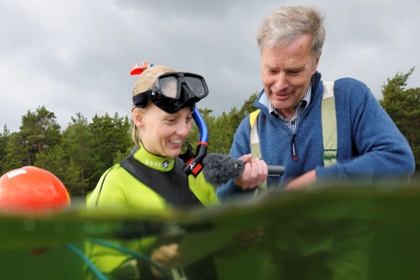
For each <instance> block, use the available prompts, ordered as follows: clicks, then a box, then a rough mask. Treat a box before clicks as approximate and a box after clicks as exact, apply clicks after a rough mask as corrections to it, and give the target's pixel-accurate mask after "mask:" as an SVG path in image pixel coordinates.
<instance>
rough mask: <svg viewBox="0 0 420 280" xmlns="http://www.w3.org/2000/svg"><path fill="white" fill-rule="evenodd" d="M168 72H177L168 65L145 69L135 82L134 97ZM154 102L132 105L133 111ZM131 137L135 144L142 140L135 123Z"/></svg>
mask: <svg viewBox="0 0 420 280" xmlns="http://www.w3.org/2000/svg"><path fill="white" fill-rule="evenodd" d="M168 72H175V70H173V69H172V68H169V67H166V66H160V65H157V66H153V67H151V68H148V69H146V70H144V71H143V73H141V74H140V76H139V77H138V79H137V81H136V83H135V84H134V89H133V94H132V97H134V96H136V95H137V94H142V93H144V92H146V91H147V90H148V89H149V88H151V87H152V86H153V84H154V82H155V81H156V78H157V77H159V76H160V75H162V74H164V73H168ZM150 104H152V103H151V102H149V104H148V105H147V106H146V108H136V106H134V105H133V106H132V107H131V111H132V112H133V111H134V109H136V110H139V111H141V110H143V111H144V110H147V108H148V106H149V105H150ZM131 138H132V139H133V142H134V145H136V146H138V145H139V140H140V131H137V127H136V125H135V124H133V130H132V133H131Z"/></svg>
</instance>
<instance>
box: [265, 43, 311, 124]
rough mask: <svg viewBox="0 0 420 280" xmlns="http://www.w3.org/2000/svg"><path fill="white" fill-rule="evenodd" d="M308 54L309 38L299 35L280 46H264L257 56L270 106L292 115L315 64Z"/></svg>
mask: <svg viewBox="0 0 420 280" xmlns="http://www.w3.org/2000/svg"><path fill="white" fill-rule="evenodd" d="M318 61H319V57H317V58H316V60H315V63H314V60H313V57H312V53H311V37H310V36H309V35H303V36H301V37H299V38H297V39H295V40H293V41H292V42H290V43H289V44H287V45H285V46H284V47H281V48H279V47H275V46H274V47H272V48H270V49H267V48H266V49H264V50H263V52H262V56H261V72H262V82H263V85H264V90H265V93H266V94H267V97H268V99H269V100H270V102H271V104H272V105H273V106H274V108H275V109H276V110H277V112H279V113H280V114H282V115H283V116H284V117H286V118H289V119H290V118H292V117H293V116H294V114H295V112H296V107H297V106H298V104H299V102H300V101H301V100H302V98H303V96H305V93H306V91H307V89H308V86H309V84H310V81H311V77H312V75H313V74H314V73H315V71H316V68H317V67H318Z"/></svg>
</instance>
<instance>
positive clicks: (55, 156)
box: [0, 67, 420, 199]
mask: <svg viewBox="0 0 420 280" xmlns="http://www.w3.org/2000/svg"><path fill="white" fill-rule="evenodd" d="M413 71H414V67H413V68H412V69H410V71H408V72H407V73H399V72H398V73H397V74H396V75H395V76H394V77H393V78H387V81H386V83H385V84H384V85H383V86H382V95H383V98H382V99H380V100H379V103H380V104H381V105H382V107H383V108H384V109H385V111H386V112H387V113H388V114H389V116H390V117H391V118H392V120H393V121H394V122H395V124H396V125H397V127H398V128H399V129H400V131H401V132H402V133H403V135H404V136H405V137H406V138H407V140H408V142H409V144H410V146H411V149H412V151H413V154H414V157H415V161H416V177H418V176H419V172H420V170H419V166H420V129H418V128H419V127H420V88H406V86H407V81H408V79H409V77H410V75H411V74H412V73H413ZM257 95H258V93H257V92H254V93H252V94H251V95H250V96H249V98H248V99H247V100H245V101H244V103H243V105H242V107H241V108H240V109H237V108H236V107H234V108H232V109H231V110H230V112H229V113H225V112H223V113H222V114H221V115H220V116H213V115H212V112H213V110H212V109H209V108H204V109H202V108H200V109H199V110H200V113H201V115H202V116H203V118H204V121H205V122H206V124H207V127H208V130H209V147H208V150H207V152H208V153H221V154H228V153H229V151H230V146H231V143H232V140H233V135H234V133H235V131H236V128H237V127H238V125H239V124H240V122H241V121H242V119H243V118H244V117H245V116H247V115H248V114H249V113H250V112H252V111H254V110H255V108H254V107H253V103H254V101H255V99H256V98H257ZM198 107H199V103H198ZM131 128H132V121H131V117H130V118H129V117H128V116H119V115H118V113H115V114H114V115H113V116H111V115H109V114H108V113H106V114H105V115H104V116H98V115H95V116H94V117H93V118H92V120H91V121H89V120H88V119H87V118H86V117H84V116H83V114H82V113H80V112H79V113H76V114H75V116H74V117H71V122H70V123H69V125H68V126H67V127H66V128H65V129H64V130H61V127H60V125H58V124H57V121H56V116H55V114H54V112H51V111H49V110H47V108H45V106H39V107H38V108H37V109H36V111H35V112H31V111H28V113H27V114H26V115H24V116H22V125H21V126H20V130H19V131H17V132H12V133H11V132H10V130H9V129H8V128H7V124H5V125H4V127H3V132H0V175H3V174H5V173H7V172H8V171H10V170H13V169H16V168H20V167H23V166H28V165H33V166H37V167H40V168H43V169H46V170H48V171H50V172H51V173H53V174H54V175H56V176H57V177H58V178H59V179H60V180H61V181H62V182H63V184H64V185H65V186H66V187H67V189H68V191H69V193H70V196H71V197H72V198H76V197H77V198H82V199H83V198H84V197H85V195H86V194H87V193H88V192H90V191H91V190H93V188H94V187H95V186H96V184H97V182H98V181H99V178H100V177H101V175H102V174H103V173H104V171H105V170H106V169H108V168H109V167H111V166H112V165H114V164H115V163H118V162H120V161H121V160H122V159H123V158H125V157H126V156H127V155H128V154H129V152H130V150H131V149H132V147H133V142H132V140H131ZM198 139H199V131H198V128H197V127H196V126H195V125H193V129H192V132H191V133H190V135H189V136H188V138H187V141H188V142H189V143H191V145H192V146H193V149H194V151H195V145H196V144H197V141H198Z"/></svg>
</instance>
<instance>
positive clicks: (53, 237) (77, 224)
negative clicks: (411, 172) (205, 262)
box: [0, 184, 420, 280]
mask: <svg viewBox="0 0 420 280" xmlns="http://www.w3.org/2000/svg"><path fill="white" fill-rule="evenodd" d="M419 186H420V185H418V184H411V185H404V186H398V187H394V186H391V185H389V184H382V185H381V186H379V185H363V186H362V185H359V186H352V185H345V186H327V187H322V188H321V187H315V188H313V189H310V190H305V191H293V192H291V191H282V190H268V191H266V192H265V193H263V194H262V195H260V196H259V197H256V198H254V199H242V200H235V201H231V202H229V203H226V204H224V205H220V206H216V207H214V208H211V209H204V210H203V209H197V210H195V211H190V212H177V213H171V214H168V215H166V216H150V215H148V216H142V215H140V214H139V213H134V212H130V211H128V210H122V209H109V210H108V211H87V210H86V209H84V208H83V206H81V205H79V206H78V205H75V204H73V206H72V207H71V208H69V209H66V210H63V211H58V212H53V213H47V214H45V215H38V216H32V215H23V214H16V213H10V212H0V225H1V226H0V259H1V262H0V271H1V274H2V275H1V279H7V280H9V279H13V280H14V279H83V278H82V268H83V266H84V265H85V262H84V260H83V259H81V258H80V257H79V256H78V255H77V254H76V253H75V252H73V251H72V250H70V249H69V248H68V247H66V246H65V244H72V245H74V246H75V247H77V248H79V249H81V250H83V242H84V241H85V240H86V239H89V238H95V239H108V238H136V237H140V236H148V235H157V236H160V237H167V236H181V237H182V236H187V237H188V238H190V240H195V239H194V238H192V237H197V238H199V236H200V234H204V235H205V236H207V237H206V238H207V239H208V236H209V233H210V234H211V236H213V237H214V240H212V242H214V244H217V243H219V244H220V245H223V244H225V243H226V242H227V241H226V240H228V239H227V238H226V236H229V235H232V232H235V231H239V230H240V229H242V228H248V227H251V228H252V227H263V228H264V231H265V234H266V235H265V238H264V239H263V241H262V243H261V244H259V245H257V246H253V247H250V248H248V249H245V250H242V249H241V250H242V251H241V250H239V251H236V252H233V253H232V254H231V255H229V254H225V255H223V254H220V255H221V257H218V258H217V261H216V263H217V268H218V273H219V278H220V279H263V278H262V276H261V274H264V275H266V278H264V279H279V277H278V273H279V271H278V270H281V265H285V266H286V267H285V268H286V270H288V271H289V272H288V274H285V275H288V277H294V273H296V275H300V276H299V277H306V278H305V279H312V278H311V277H312V276H313V275H315V274H317V275H322V274H323V273H324V271H327V268H328V267H327V266H328V265H331V262H323V261H321V260H322V258H321V257H322V254H315V255H314V256H315V258H314V259H313V260H312V259H311V258H308V260H307V263H306V265H305V268H306V269H304V271H302V269H300V268H299V267H296V271H294V270H293V269H294V264H295V263H298V262H299V261H300V258H307V257H308V256H310V255H311V250H314V251H316V250H317V249H318V248H321V247H323V246H326V247H328V248H333V249H331V251H334V252H336V253H337V252H338V253H337V255H339V256H341V255H340V254H341V251H340V250H341V249H342V248H343V246H344V247H346V246H347V247H357V246H360V247H361V248H362V249H366V253H367V254H365V255H363V254H364V253H363V252H357V253H355V254H353V255H351V256H350V257H349V258H348V259H347V261H343V262H339V263H338V264H337V262H335V264H334V265H336V266H337V265H338V266H341V267H342V268H343V270H345V269H346V268H347V266H348V265H350V266H352V265H355V267H357V266H358V265H361V266H366V267H367V270H368V271H367V272H368V278H367V279H378V280H379V279H381V280H383V279H405V280H407V279H418V278H419V275H420V266H419V265H418V259H420V242H418V239H419V237H420V188H419ZM354 225H356V226H354ZM213 233H214V234H213ZM359 233H362V234H359ZM204 235H203V236H204ZM332 236H336V237H335V239H334V240H333V239H332ZM337 236H338V238H337ZM349 236H350V237H351V238H350V239H351V240H353V241H350V239H349ZM354 236H357V238H359V237H362V239H357V238H356V239H354V238H353V237H354ZM340 237H342V239H340ZM365 237H366V238H365ZM225 239H226V240H225ZM229 239H230V237H229ZM355 240H356V241H355ZM360 240H361V241H360ZM191 242H192V241H191ZM194 242H196V243H194V247H193V248H195V247H196V248H197V250H200V249H202V250H209V249H208V248H207V249H206V247H205V246H202V248H200V246H199V244H200V242H199V240H198V241H194ZM351 242H354V243H353V244H352V243H351ZM364 242H366V246H364V245H363V246H361V244H364ZM197 244H198V245H197ZM187 245H188V244H187ZM353 245H354V246H353ZM214 246H215V247H214V248H215V249H218V248H216V247H217V245H214ZM207 247H209V246H207ZM186 250H188V248H187V249H186ZM283 250H287V251H288V252H294V259H286V260H284V263H283V261H282V260H280V259H281V258H280V255H279V252H282V251H283ZM196 253H199V252H196ZM197 255H200V254H197ZM273 256H274V258H275V261H274V262H271V265H268V266H265V263H264V258H267V257H268V258H269V259H270V260H271V261H273ZM343 256H344V255H343ZM318 257H319V258H318ZM277 258H278V260H277ZM342 259H344V258H342ZM276 261H279V262H278V264H279V265H278V266H277V265H274V266H273V265H272V264H277V262H276ZM333 261H335V260H333ZM357 262H358V263H357ZM280 264H281V265H280ZM339 268H340V267H339ZM326 273H327V272H326ZM273 275H274V276H273ZM302 275H303V276H302ZM311 275H312V276H311ZM285 277H286V276H285ZM299 277H297V276H296V277H294V279H299ZM327 278H328V276H326V278H325V279H327ZM282 279H283V278H282ZM284 279H289V278H284ZM331 279H334V278H331ZM341 279H351V277H350V278H345V277H342V278H341ZM189 280H191V279H189Z"/></svg>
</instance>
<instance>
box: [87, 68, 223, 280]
mask: <svg viewBox="0 0 420 280" xmlns="http://www.w3.org/2000/svg"><path fill="white" fill-rule="evenodd" d="M207 94H208V89H207V85H206V83H205V80H204V78H203V77H201V76H199V75H196V74H191V73H183V72H175V71H174V70H173V69H170V68H168V67H164V66H154V67H151V68H148V69H146V70H145V71H144V72H143V73H142V74H141V75H140V76H139V78H138V80H137V81H136V83H135V86H134V90H133V95H132V99H133V104H134V105H133V107H132V120H133V124H134V128H133V134H132V138H133V141H134V144H135V146H136V148H135V149H133V151H132V154H131V155H130V156H129V157H128V158H126V159H125V160H123V161H122V162H121V163H118V164H116V165H114V166H113V167H111V168H110V169H108V170H107V171H106V172H105V173H104V174H103V175H102V177H101V179H100V180H99V182H98V184H97V186H96V188H95V189H94V190H93V192H92V193H90V194H89V195H88V196H87V199H86V205H87V207H88V208H103V209H105V208H106V209H112V208H121V207H123V208H129V209H134V210H138V211H139V213H143V214H151V215H159V214H162V213H166V211H171V210H172V209H183V210H185V209H191V208H195V207H203V206H205V207H207V206H209V205H213V204H217V203H218V200H217V198H216V196H215V193H214V189H213V187H212V186H211V185H210V184H209V183H207V182H206V181H205V180H204V177H203V175H202V174H199V175H198V176H193V175H186V173H185V172H183V166H184V162H183V161H182V160H181V159H180V158H178V155H179V154H180V153H181V147H182V144H183V143H184V141H185V139H186V137H187V135H188V134H189V133H190V131H191V124H192V123H191V122H192V113H193V109H194V107H195V104H196V102H198V101H199V100H200V99H201V98H204V97H205V96H206V95H207ZM110 242H112V244H114V245H117V246H121V247H124V248H127V249H129V250H132V251H135V252H138V253H142V254H144V255H145V256H147V257H149V258H150V259H151V261H153V262H154V263H155V264H157V265H159V266H160V267H161V268H163V269H165V270H168V271H169V270H170V269H171V268H172V267H176V266H177V265H178V264H179V261H180V258H181V256H180V254H179V253H178V252H177V248H178V244H177V243H176V242H174V243H171V242H169V243H166V244H164V243H162V242H161V241H158V238H156V237H146V238H136V239H129V240H113V241H110ZM86 254H87V255H88V257H89V258H90V260H91V261H92V262H93V264H94V265H95V266H96V267H97V268H98V269H99V271H101V272H102V273H103V274H104V275H106V277H108V278H109V279H154V278H156V279H162V278H164V277H165V276H164V274H162V273H161V272H160V271H159V270H158V269H156V267H155V266H151V265H150V264H149V263H147V262H144V261H142V260H140V259H138V258H136V257H134V256H133V255H131V254H127V253H124V252H122V251H118V250H115V249H112V248H109V247H106V246H102V245H100V244H93V243H89V242H87V243H86ZM203 264H204V266H203V268H202V269H200V270H201V271H200V278H197V279H214V277H215V271H214V267H213V264H212V262H211V261H206V262H204V263H203ZM85 274H86V276H87V278H92V276H93V274H92V271H91V270H90V269H89V268H87V269H86V270H85ZM186 274H187V277H189V275H188V270H187V269H186ZM93 279H94V277H93ZM188 279H195V278H194V277H189V278H188Z"/></svg>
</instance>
